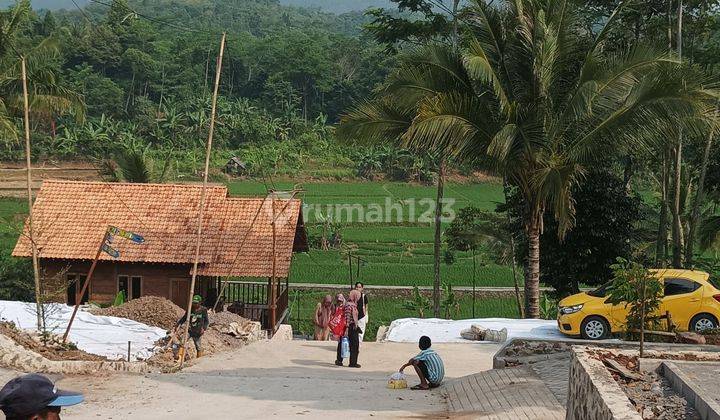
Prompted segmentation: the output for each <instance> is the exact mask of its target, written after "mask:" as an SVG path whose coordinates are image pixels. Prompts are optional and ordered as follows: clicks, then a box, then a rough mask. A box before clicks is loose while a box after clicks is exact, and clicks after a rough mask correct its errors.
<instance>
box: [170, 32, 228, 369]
mask: <svg viewBox="0 0 720 420" xmlns="http://www.w3.org/2000/svg"><path fill="white" fill-rule="evenodd" d="M224 52H225V33H224V32H223V34H222V39H221V40H220V54H219V55H218V60H217V70H216V71H215V90H214V91H213V98H212V110H211V113H210V130H209V133H208V141H207V150H206V152H205V173H203V184H202V189H201V192H200V209H199V210H198V219H197V238H196V240H195V259H194V261H193V269H192V277H191V279H190V291H189V293H188V302H187V308H186V309H187V316H186V318H185V329H184V331H183V338H182V349H183V351H182V352H181V353H180V354H181V356H180V366H182V365H183V363H184V362H185V351H184V349H185V344H186V343H187V338H188V331H189V329H190V312H191V311H192V297H193V294H194V293H195V281H196V280H197V269H198V261H199V260H200V245H201V244H202V222H203V213H204V210H205V195H206V193H207V184H208V172H209V171H210V151H211V150H212V139H213V131H214V130H215V110H216V108H217V97H218V89H219V87H220V73H221V71H222V62H223V53H224Z"/></svg>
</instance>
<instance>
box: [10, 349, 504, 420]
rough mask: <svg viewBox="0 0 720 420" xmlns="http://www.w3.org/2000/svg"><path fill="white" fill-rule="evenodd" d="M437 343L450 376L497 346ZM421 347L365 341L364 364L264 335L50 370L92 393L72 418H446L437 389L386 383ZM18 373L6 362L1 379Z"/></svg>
mask: <svg viewBox="0 0 720 420" xmlns="http://www.w3.org/2000/svg"><path fill="white" fill-rule="evenodd" d="M434 347H435V348H436V351H438V353H440V355H441V356H442V357H443V359H444V360H445V364H446V377H448V378H453V377H460V376H465V375H468V374H471V373H476V372H480V371H484V370H488V369H491V368H492V356H493V354H494V353H495V352H496V351H497V350H498V349H499V345H498V344H483V343H467V344H438V345H436V346H434ZM417 351H418V349H417V346H416V345H414V344H407V343H375V342H371V343H363V344H362V345H361V349H360V360H359V363H360V364H362V368H360V369H353V368H348V367H338V366H335V365H334V364H333V361H334V360H335V343H332V342H325V343H318V342H312V341H286V342H277V341H273V342H270V341H263V342H258V343H254V344H251V345H249V346H247V347H244V348H242V349H239V350H237V351H234V352H231V353H225V354H220V355H216V356H210V357H207V358H206V359H203V360H201V361H199V362H198V363H197V364H195V365H193V366H191V367H189V368H188V369H186V370H184V371H183V372H182V373H178V374H149V375H128V374H118V375H108V376H89V377H88V376H82V377H81V376H76V377H63V378H58V377H55V378H53V379H55V380H59V383H58V385H59V386H60V387H61V388H66V389H73V390H79V391H82V392H83V393H85V395H86V398H87V402H86V403H84V404H82V405H80V406H77V407H71V408H69V409H67V410H65V411H63V413H64V415H63V418H69V419H130V418H132V419H213V418H218V419H219V418H252V419H261V418H262V419H267V418H278V419H280V418H292V417H301V416H302V417H306V418H313V419H314V418H339V417H337V416H343V417H340V418H351V417H352V418H357V417H363V418H368V417H372V418H447V406H446V403H445V401H444V400H443V398H442V397H441V396H440V393H439V392H438V391H437V390H435V391H429V392H423V391H410V390H389V389H387V388H386V387H385V384H386V382H387V379H388V377H389V376H390V374H392V373H393V372H394V371H396V370H397V368H398V367H400V365H402V364H403V363H404V362H405V361H407V359H409V358H410V357H411V356H412V355H414V354H415V353H417ZM346 363H347V362H346ZM406 373H408V374H410V373H411V372H410V371H406ZM13 374H14V373H13V372H9V371H0V380H2V381H3V383H4V382H5V381H6V380H8V379H9V378H11V377H12V376H13ZM409 383H410V384H411V385H412V384H415V383H417V380H416V379H415V378H412V377H410V381H409Z"/></svg>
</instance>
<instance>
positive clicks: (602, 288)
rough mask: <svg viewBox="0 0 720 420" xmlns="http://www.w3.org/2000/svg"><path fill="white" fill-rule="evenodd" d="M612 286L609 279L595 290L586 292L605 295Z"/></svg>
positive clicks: (591, 294)
mask: <svg viewBox="0 0 720 420" xmlns="http://www.w3.org/2000/svg"><path fill="white" fill-rule="evenodd" d="M611 287H612V282H611V281H609V282H607V283H605V284H603V285H602V286H600V287H598V288H597V289H595V290H591V291H589V292H587V294H588V295H590V296H593V297H606V296H607V295H608V294H609V293H610V289H611Z"/></svg>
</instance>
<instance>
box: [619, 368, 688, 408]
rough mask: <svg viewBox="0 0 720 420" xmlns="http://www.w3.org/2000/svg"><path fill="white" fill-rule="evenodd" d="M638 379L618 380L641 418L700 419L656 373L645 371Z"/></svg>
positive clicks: (683, 399)
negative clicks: (641, 378)
mask: <svg viewBox="0 0 720 420" xmlns="http://www.w3.org/2000/svg"><path fill="white" fill-rule="evenodd" d="M643 376H644V377H643V380H640V381H625V380H622V379H619V380H618V383H619V384H620V388H622V389H623V391H625V394H627V396H628V398H629V399H630V402H632V403H633V405H635V408H636V409H637V411H638V413H640V414H641V415H642V418H643V419H658V420H659V419H693V420H694V419H698V420H699V419H700V415H699V414H698V412H697V411H696V410H695V409H694V408H693V407H692V406H691V405H690V404H688V402H687V400H686V399H685V398H683V397H682V396H680V395H678V394H677V393H676V392H675V391H674V390H673V389H672V387H671V386H670V383H669V382H668V381H667V380H666V379H665V378H663V377H662V376H660V375H658V374H657V373H654V372H653V373H646V374H645V375H643Z"/></svg>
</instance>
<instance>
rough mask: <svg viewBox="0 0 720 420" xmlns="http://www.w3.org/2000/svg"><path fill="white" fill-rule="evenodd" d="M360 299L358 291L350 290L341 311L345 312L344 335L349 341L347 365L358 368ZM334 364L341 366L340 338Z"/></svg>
mask: <svg viewBox="0 0 720 420" xmlns="http://www.w3.org/2000/svg"><path fill="white" fill-rule="evenodd" d="M359 299H360V292H359V291H357V290H352V291H350V295H349V296H348V300H347V302H345V305H344V306H343V312H344V314H345V324H346V327H345V335H344V336H345V337H347V338H348V340H349V341H350V364H349V365H348V366H350V367H354V368H359V367H360V365H359V364H358V362H357V360H358V355H359V353H360V338H359V337H358V334H359V333H360V328H359V327H358V308H357V305H358V300H359ZM335 364H336V365H338V366H343V358H342V338H341V339H340V340H338V347H337V358H336V359H335Z"/></svg>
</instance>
